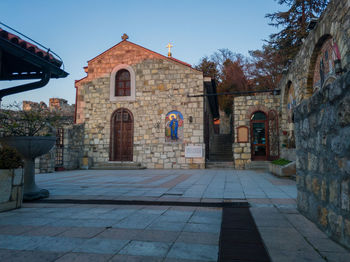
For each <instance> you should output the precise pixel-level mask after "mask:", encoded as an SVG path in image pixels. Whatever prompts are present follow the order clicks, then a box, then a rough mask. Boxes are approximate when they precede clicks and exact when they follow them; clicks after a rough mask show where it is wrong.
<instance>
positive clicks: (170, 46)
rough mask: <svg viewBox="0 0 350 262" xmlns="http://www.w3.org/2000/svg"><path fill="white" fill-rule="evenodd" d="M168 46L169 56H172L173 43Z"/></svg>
mask: <svg viewBox="0 0 350 262" xmlns="http://www.w3.org/2000/svg"><path fill="white" fill-rule="evenodd" d="M166 47H167V48H168V56H169V57H171V48H172V47H173V45H172V44H170V43H169V44H168V45H167V46H166Z"/></svg>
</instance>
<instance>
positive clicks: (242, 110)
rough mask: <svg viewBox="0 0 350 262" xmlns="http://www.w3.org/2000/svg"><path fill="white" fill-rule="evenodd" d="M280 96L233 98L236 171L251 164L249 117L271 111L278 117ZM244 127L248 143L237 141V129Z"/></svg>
mask: <svg viewBox="0 0 350 262" xmlns="http://www.w3.org/2000/svg"><path fill="white" fill-rule="evenodd" d="M279 108H280V96H279V95H276V96H274V95H271V94H270V93H267V94H257V95H252V96H240V97H235V98H234V101H233V111H232V112H233V119H234V121H233V123H234V126H233V132H234V143H233V145H232V147H233V148H232V151H233V158H234V163H235V168H236V169H244V168H245V165H246V164H248V163H250V162H251V157H252V154H251V126H250V121H251V116H252V114H253V113H254V112H257V111H261V112H264V113H265V114H266V117H268V114H269V112H270V111H271V110H274V112H276V113H277V116H279V113H278V112H279ZM239 127H246V128H247V129H248V141H244V142H240V141H239V140H238V132H237V130H238V128H239Z"/></svg>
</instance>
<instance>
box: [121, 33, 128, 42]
mask: <svg viewBox="0 0 350 262" xmlns="http://www.w3.org/2000/svg"><path fill="white" fill-rule="evenodd" d="M122 39H123V41H125V40H126V39H129V36H128V35H127V34H125V33H124V34H123V35H122Z"/></svg>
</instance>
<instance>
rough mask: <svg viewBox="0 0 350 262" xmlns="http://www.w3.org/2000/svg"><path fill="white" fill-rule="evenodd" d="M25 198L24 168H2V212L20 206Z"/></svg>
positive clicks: (0, 191)
mask: <svg viewBox="0 0 350 262" xmlns="http://www.w3.org/2000/svg"><path fill="white" fill-rule="evenodd" d="M22 199H23V169H14V170H13V169H0V212H2V211H7V210H11V209H15V208H20V207H21V205H22Z"/></svg>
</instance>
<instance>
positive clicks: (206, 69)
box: [194, 56, 219, 81]
mask: <svg viewBox="0 0 350 262" xmlns="http://www.w3.org/2000/svg"><path fill="white" fill-rule="evenodd" d="M194 68H195V69H197V70H199V71H202V72H203V75H204V76H210V77H211V78H213V79H215V80H216V81H218V80H219V71H218V65H217V64H216V63H215V62H214V61H211V60H210V58H209V57H207V56H205V57H203V58H202V59H201V60H200V62H199V64H198V65H195V66H194Z"/></svg>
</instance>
